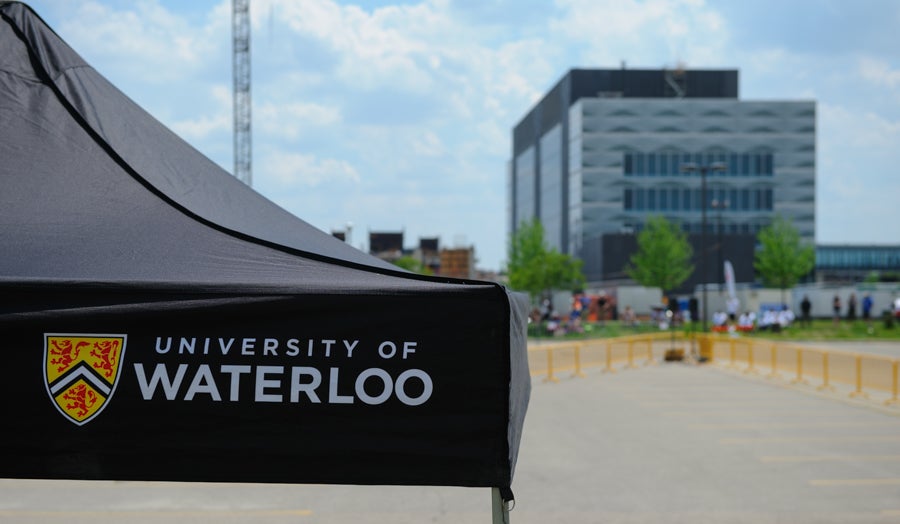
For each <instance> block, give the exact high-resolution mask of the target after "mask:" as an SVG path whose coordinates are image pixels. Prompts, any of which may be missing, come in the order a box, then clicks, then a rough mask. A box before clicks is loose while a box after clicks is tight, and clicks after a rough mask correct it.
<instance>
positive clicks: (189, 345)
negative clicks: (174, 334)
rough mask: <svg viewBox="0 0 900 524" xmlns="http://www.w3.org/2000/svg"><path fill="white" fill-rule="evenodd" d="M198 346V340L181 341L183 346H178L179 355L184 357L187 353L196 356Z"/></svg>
mask: <svg viewBox="0 0 900 524" xmlns="http://www.w3.org/2000/svg"><path fill="white" fill-rule="evenodd" d="M196 344H197V339H196V338H184V337H182V339H181V345H180V346H178V354H179V355H183V354H184V353H185V352H188V353H190V354H191V355H193V354H194V346H195V345H196Z"/></svg>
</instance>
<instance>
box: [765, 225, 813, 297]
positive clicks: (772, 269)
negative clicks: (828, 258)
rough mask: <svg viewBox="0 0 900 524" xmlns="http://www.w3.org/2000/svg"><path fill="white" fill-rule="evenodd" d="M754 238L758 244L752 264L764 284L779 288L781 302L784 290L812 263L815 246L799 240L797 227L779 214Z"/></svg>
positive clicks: (804, 273)
mask: <svg viewBox="0 0 900 524" xmlns="http://www.w3.org/2000/svg"><path fill="white" fill-rule="evenodd" d="M757 238H758V240H759V243H760V246H761V247H760V249H759V250H758V251H757V252H756V257H755V258H754V261H753V267H754V268H756V271H757V273H759V275H760V276H761V277H762V279H763V283H764V284H765V285H766V286H769V287H774V288H778V289H780V290H781V302H782V303H784V302H785V300H784V295H785V290H786V289H788V288H790V287H793V286H794V284H796V283H797V281H798V280H800V277H802V276H803V275H806V274H808V273H809V272H810V271H812V269H813V267H814V266H815V263H816V252H815V249H814V248H813V246H811V245H804V244H802V243H801V242H800V233H798V232H797V228H795V227H794V226H793V225H792V224H791V223H790V222H788V221H787V220H785V219H784V218H782V217H780V216H777V217H775V220H773V221H772V224H770V225H769V226H768V227H766V228H764V229H763V230H762V231H760V232H759V236H758V237H757Z"/></svg>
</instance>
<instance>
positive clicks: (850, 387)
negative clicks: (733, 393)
mask: <svg viewBox="0 0 900 524" xmlns="http://www.w3.org/2000/svg"><path fill="white" fill-rule="evenodd" d="M708 340H709V341H710V342H709V343H710V344H711V346H712V354H713V360H714V362H716V363H718V364H719V365H722V366H724V367H726V368H731V369H736V370H740V371H742V372H744V373H750V374H761V375H765V376H766V377H768V378H779V379H784V380H788V381H789V382H790V383H792V384H805V385H810V386H816V389H818V390H820V391H833V392H838V390H839V389H840V390H845V391H846V392H847V394H848V395H849V396H851V397H858V398H869V397H870V396H873V395H874V396H878V397H885V396H886V397H887V399H886V400H885V401H884V402H885V404H888V405H890V404H897V403H900V400H898V389H900V383H898V378H900V377H898V371H900V360H898V359H896V358H891V357H887V356H882V355H870V354H864V353H853V352H848V351H837V350H830V349H823V348H815V347H809V346H803V345H799V344H792V343H785V342H777V341H772V340H762V339H751V338H731V337H727V336H709V337H708Z"/></svg>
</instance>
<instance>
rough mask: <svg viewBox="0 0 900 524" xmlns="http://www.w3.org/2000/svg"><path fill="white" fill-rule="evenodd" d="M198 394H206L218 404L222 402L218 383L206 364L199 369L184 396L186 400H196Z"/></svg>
mask: <svg viewBox="0 0 900 524" xmlns="http://www.w3.org/2000/svg"><path fill="white" fill-rule="evenodd" d="M197 393H206V394H207V395H209V396H210V397H212V399H213V400H215V401H216V402H221V400H222V397H221V396H219V388H217V387H216V381H215V379H213V376H212V372H211V371H210V370H209V366H208V365H206V364H201V365H200V368H199V369H197V374H196V375H194V380H192V381H191V385H190V386H189V387H188V390H187V393H185V394H184V400H187V401H191V400H194V395H196V394H197Z"/></svg>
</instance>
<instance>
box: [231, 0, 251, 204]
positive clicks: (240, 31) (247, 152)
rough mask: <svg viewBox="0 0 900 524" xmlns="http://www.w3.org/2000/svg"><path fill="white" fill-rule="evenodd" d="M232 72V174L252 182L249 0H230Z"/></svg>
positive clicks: (241, 179) (239, 178)
mask: <svg viewBox="0 0 900 524" xmlns="http://www.w3.org/2000/svg"><path fill="white" fill-rule="evenodd" d="M231 6H232V16H231V34H232V51H233V55H232V72H233V76H234V176H235V177H237V179H238V180H240V181H241V182H243V183H245V184H247V185H248V186H252V185H253V170H252V156H253V148H252V140H251V134H250V0H232V1H231Z"/></svg>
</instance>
